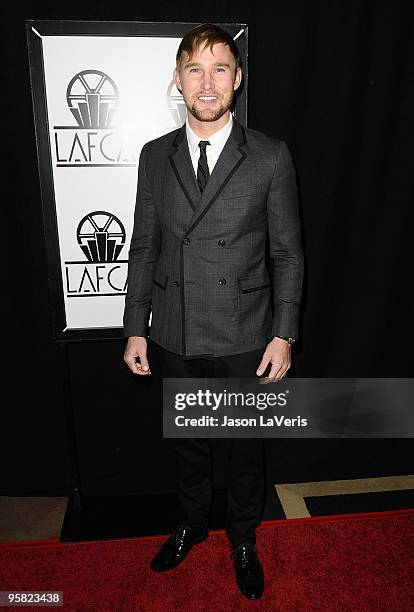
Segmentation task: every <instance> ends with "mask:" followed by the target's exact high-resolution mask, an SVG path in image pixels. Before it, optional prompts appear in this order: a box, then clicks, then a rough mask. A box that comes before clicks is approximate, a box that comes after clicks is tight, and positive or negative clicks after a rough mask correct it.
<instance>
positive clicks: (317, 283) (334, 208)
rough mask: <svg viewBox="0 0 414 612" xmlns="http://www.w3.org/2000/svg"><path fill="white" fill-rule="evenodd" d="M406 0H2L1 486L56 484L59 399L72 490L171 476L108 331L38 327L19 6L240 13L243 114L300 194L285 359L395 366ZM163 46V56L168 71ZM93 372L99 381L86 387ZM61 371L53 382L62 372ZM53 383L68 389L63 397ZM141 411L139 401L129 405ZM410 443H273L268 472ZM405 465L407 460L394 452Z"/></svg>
mask: <svg viewBox="0 0 414 612" xmlns="http://www.w3.org/2000/svg"><path fill="white" fill-rule="evenodd" d="M409 4H410V3H408V2H398V1H397V2H393V3H389V2H385V1H377V2H368V1H362V0H361V1H360V2H357V1H353V2H352V1H350V2H342V1H341V0H331V1H328V0H326V1H290V2H281V1H275V2H272V3H268V2H263V3H253V2H243V1H238V2H231V1H228V2H226V1H223V0H220V1H217V0H211V1H210V2H208V3H194V2H188V1H186V0H183V1H182V2H180V3H171V2H159V1H155V2H152V3H144V2H137V1H134V2H123V3H113V2H108V1H107V0H102V1H101V2H99V3H98V2H89V1H87V0H84V1H83V2H77V1H73V2H70V3H63V2H61V3H60V2H46V1H44V0H38V1H37V2H27V1H22V2H20V3H11V2H8V3H6V4H4V3H3V5H2V9H1V10H2V18H1V28H2V34H1V45H2V51H1V68H2V77H1V83H2V96H1V103H2V139H1V142H2V152H3V156H4V162H3V164H2V169H3V176H2V201H3V205H2V213H3V214H2V221H3V223H2V230H3V231H2V237H3V241H4V242H5V243H6V249H5V250H4V251H3V265H2V271H3V274H2V284H3V290H4V291H3V296H4V297H3V303H4V304H5V305H6V311H7V312H6V313H5V314H4V315H3V317H4V318H3V334H2V337H3V342H2V353H3V360H4V362H5V364H6V372H5V374H6V376H5V382H4V383H3V384H4V386H3V409H2V431H3V438H4V440H5V444H4V445H2V446H3V452H4V453H5V460H4V462H3V466H6V469H4V470H3V477H2V481H3V482H2V487H1V491H0V494H17V495H18V494H65V493H67V492H69V491H70V490H71V486H72V485H71V483H72V475H73V469H74V463H73V457H72V456H71V454H70V449H72V450H73V447H72V444H71V442H70V440H71V439H72V437H71V433H70V431H68V421H67V414H66V408H65V402H64V399H65V398H66V400H67V401H68V402H69V403H70V402H72V403H73V406H74V409H75V433H76V440H77V448H76V449H75V450H76V454H77V460H78V462H79V467H80V471H81V475H82V479H83V487H84V490H85V491H92V492H108V493H114V492H120V493H122V492H137V493H138V492H142V491H145V490H154V491H161V490H166V489H169V488H171V486H172V474H171V473H170V471H169V470H166V469H165V465H166V463H165V455H164V454H163V453H164V452H165V451H164V450H163V448H164V447H163V445H162V440H157V439H156V438H157V433H156V432H154V431H152V430H151V421H150V418H149V417H148V416H147V417H145V420H144V421H142V420H140V418H141V416H142V413H141V414H140V412H139V411H140V410H141V411H143V410H144V409H145V408H148V406H149V405H150V403H151V384H150V382H149V381H144V380H142V379H141V380H135V379H132V377H131V376H130V375H129V373H128V371H127V370H126V366H124V364H123V363H122V353H123V342H119V341H111V342H109V341H108V342H83V343H79V344H72V345H71V346H69V347H68V349H67V362H66V363H67V364H68V366H69V369H68V370H67V371H66V376H67V378H66V382H65V383H64V382H63V380H64V378H63V373H64V370H63V365H64V363H65V360H64V352H65V351H64V350H63V349H62V348H59V347H58V346H57V345H56V343H55V342H54V340H53V321H52V308H51V304H50V298H49V288H48V274H47V267H46V256H45V243H46V241H47V240H48V237H47V236H45V235H44V234H43V229H42V227H43V226H42V215H41V194H40V187H39V180H38V173H37V156H36V146H35V134H34V123H33V112H32V102H31V92H30V82H29V70H28V55H27V47H26V36H25V19H86V20H89V19H90V20H115V21H118V20H137V21H185V22H200V23H201V22H206V21H210V22H215V23H225V22H244V23H246V24H247V25H248V27H249V91H248V109H249V127H251V128H255V129H258V130H261V131H263V132H266V133H267V134H269V135H271V136H274V137H278V138H282V139H283V140H285V141H286V142H287V143H288V145H289V147H290V150H291V152H292V155H293V158H294V161H295V165H296V169H297V174H298V183H299V188H300V196H301V213H302V228H303V236H304V249H305V257H306V277H305V286H304V297H303V307H302V318H301V326H300V340H299V342H298V344H297V347H296V349H295V360H294V367H293V369H292V372H294V373H295V374H296V375H297V376H321V377H325V376H326V377H329V376H338V377H348V376H356V377H410V376H412V375H413V357H412V351H413V339H414V338H413V328H414V326H413V324H412V310H413V306H412V304H413V302H412V300H411V296H410V289H411V284H412V281H411V280H410V279H411V276H412V275H411V268H412V264H413V257H412V243H411V240H412V232H413V227H414V224H413V221H414V219H413V170H414V168H413V154H412V147H411V141H412V127H413V120H412V109H413V102H414V99H413V79H412V74H413V60H414V53H413V39H414V38H413V22H412V19H410V15H409V8H410V7H409ZM173 60H174V58H171V62H172V66H173ZM104 382H105V385H104V384H103V383H104ZM68 383H70V385H68ZM68 391H70V394H71V395H68ZM147 414H148V413H147ZM410 445H411V441H410V440H407V439H406V440H280V441H279V442H278V443H277V444H276V446H275V448H276V450H274V451H273V452H274V453H275V464H277V474H276V475H275V478H278V481H279V482H282V481H289V480H290V479H294V480H296V481H304V480H319V479H320V480H323V479H332V478H353V477H364V476H372V475H387V474H396V473H409V472H410V471H411V470H412V469H413V464H412V459H409V457H410V456H412V455H414V454H413V453H412V452H411V455H410V453H409V451H410V449H411V451H412V445H411V446H410ZM410 461H411V464H410Z"/></svg>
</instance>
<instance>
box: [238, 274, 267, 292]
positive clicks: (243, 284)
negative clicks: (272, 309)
mask: <svg viewBox="0 0 414 612" xmlns="http://www.w3.org/2000/svg"><path fill="white" fill-rule="evenodd" d="M237 280H238V283H239V287H240V290H241V292H242V293H251V292H253V291H260V290H261V289H267V287H269V286H270V281H269V276H268V275H267V274H256V275H252V276H244V277H241V278H238V279H237Z"/></svg>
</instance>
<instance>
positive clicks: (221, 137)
mask: <svg viewBox="0 0 414 612" xmlns="http://www.w3.org/2000/svg"><path fill="white" fill-rule="evenodd" d="M232 127H233V115H232V114H231V113H230V118H229V120H228V122H227V123H226V125H224V126H223V127H222V128H220V129H219V130H217V132H214V134H212V135H211V136H209V137H208V141H209V143H210V144H211V146H212V147H214V146H216V145H218V144H219V143H221V142H223V143H225V142H226V140H227V138H228V136H229V135H230V132H231V129H232ZM185 129H186V133H187V141H188V145H189V147H190V150H191V153H192V154H193V155H194V154H195V152H196V151H197V148H198V143H199V142H200V140H204V139H203V138H200V136H197V134H196V133H195V132H194V131H193V130H192V129H191V127H190V124H189V123H188V117H187V119H186V120H185Z"/></svg>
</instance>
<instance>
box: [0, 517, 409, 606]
mask: <svg viewBox="0 0 414 612" xmlns="http://www.w3.org/2000/svg"><path fill="white" fill-rule="evenodd" d="M164 539H165V536H157V537H145V538H135V539H128V540H110V541H101V542H84V543H74V544H56V543H50V544H40V543H39V544H38V545H27V546H24V545H21V544H20V545H17V546H13V545H3V546H1V547H0V561H1V566H0V567H1V569H0V590H25V591H28V590H36V589H37V590H58V591H63V592H64V606H63V609H64V610H74V611H75V610H76V611H77V612H78V611H83V610H93V611H94V610H97V611H99V612H104V611H105V612H106V611H108V612H109V611H111V612H123V611H125V612H126V611H128V612H132V611H134V612H135V611H136V612H141V611H148V612H156V611H158V610H160V611H161V610H162V611H163V612H173V611H180V612H193V611H194V612H198V611H208V610H214V611H215V612H222V611H227V610H232V611H233V610H234V611H236V610H237V611H239V610H252V609H256V610H269V611H270V610H271V611H279V610H280V611H281V612H282V611H283V612H290V611H291V612H298V611H304V612H310V611H329V612H332V611H335V612H339V611H344V612H345V611H346V612H351V611H352V612H356V611H358V612H359V611H361V612H374V611H375V612H379V611H384V612H385V611H387V612H397V611H401V612H402V611H404V612H409V611H413V610H414V511H410V510H408V511H396V512H387V513H378V514H370V515H367V514H364V515H354V516H352V515H349V516H342V517H321V518H311V519H298V520H288V521H271V522H267V523H264V524H263V526H262V527H261V528H260V529H259V530H258V532H257V544H258V550H259V553H260V557H261V560H262V563H263V567H264V571H265V580H266V588H265V593H264V595H263V597H262V599H261V600H260V601H257V602H255V601H248V600H246V599H245V598H244V597H243V596H242V595H241V594H240V593H239V591H238V589H237V586H236V584H235V581H234V578H233V574H232V571H233V570H232V562H231V561H230V559H229V555H230V550H229V547H228V543H227V538H226V536H225V535H224V533H223V532H222V531H216V532H214V533H211V534H210V537H209V539H208V540H207V541H206V542H203V543H202V544H200V545H199V546H196V547H195V548H194V549H193V550H192V551H191V553H190V555H189V556H188V557H187V559H186V560H185V561H184V562H183V564H182V565H181V566H179V567H178V568H176V569H175V570H173V571H172V572H168V573H165V574H154V573H153V572H151V570H150V569H149V568H148V562H149V559H150V558H151V557H152V555H153V554H155V552H156V550H157V549H158V547H159V545H160V543H161V542H162V541H163V540H164ZM5 609H6V608H5ZM8 609H10V610H12V609H17V608H8ZM25 609H33V610H34V609H35V608H32V607H30V608H25ZM61 609H62V608H61Z"/></svg>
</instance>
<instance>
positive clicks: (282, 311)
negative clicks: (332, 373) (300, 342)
mask: <svg viewBox="0 0 414 612" xmlns="http://www.w3.org/2000/svg"><path fill="white" fill-rule="evenodd" d="M267 215H268V228H269V239H270V257H271V264H272V271H271V274H272V285H273V305H274V313H273V325H272V336H285V337H292V338H295V339H296V338H297V337H298V324H299V305H300V298H301V293H302V284H303V273H304V257H303V251H302V246H301V230H300V218H299V203H298V193H297V187H296V173H295V168H294V166H293V162H292V158H291V155H290V152H289V149H288V147H287V145H286V143H285V142H284V141H280V149H279V153H278V155H277V160H276V165H275V170H274V173H273V178H272V183H271V186H270V189H269V194H268V201H267Z"/></svg>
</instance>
